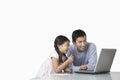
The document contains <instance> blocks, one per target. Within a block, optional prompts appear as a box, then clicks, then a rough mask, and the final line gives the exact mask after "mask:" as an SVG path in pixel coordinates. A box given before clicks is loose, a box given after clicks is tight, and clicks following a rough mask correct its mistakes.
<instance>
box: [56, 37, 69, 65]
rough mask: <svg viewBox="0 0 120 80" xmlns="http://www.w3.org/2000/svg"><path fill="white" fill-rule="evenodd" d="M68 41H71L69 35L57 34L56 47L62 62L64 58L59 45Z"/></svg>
mask: <svg viewBox="0 0 120 80" xmlns="http://www.w3.org/2000/svg"><path fill="white" fill-rule="evenodd" d="M66 41H69V42H70V40H69V39H68V38H67V37H65V36H63V35H59V36H57V37H56V38H55V41H54V48H55V50H56V52H57V53H58V55H59V63H62V62H64V61H63V60H62V55H60V51H59V49H58V45H62V44H64V43H65V42H66ZM63 55H64V57H66V55H65V54H63ZM66 59H67V57H66Z"/></svg>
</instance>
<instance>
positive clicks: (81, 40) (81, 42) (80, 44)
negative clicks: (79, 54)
mask: <svg viewBox="0 0 120 80" xmlns="http://www.w3.org/2000/svg"><path fill="white" fill-rule="evenodd" d="M73 44H75V45H76V47H77V49H78V51H84V50H85V48H86V44H87V41H86V36H84V37H78V38H77V39H76V41H75V42H73Z"/></svg>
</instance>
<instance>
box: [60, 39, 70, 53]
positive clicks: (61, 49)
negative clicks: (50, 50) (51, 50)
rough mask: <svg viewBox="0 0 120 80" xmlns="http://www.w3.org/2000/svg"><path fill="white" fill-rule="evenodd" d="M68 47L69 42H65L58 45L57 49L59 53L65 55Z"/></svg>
mask: <svg viewBox="0 0 120 80" xmlns="http://www.w3.org/2000/svg"><path fill="white" fill-rule="evenodd" d="M69 47H70V42H69V41H66V42H64V43H63V44H62V45H59V46H58V49H59V51H60V53H62V54H66V53H67V51H68V50H69Z"/></svg>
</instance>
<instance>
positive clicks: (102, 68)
mask: <svg viewBox="0 0 120 80" xmlns="http://www.w3.org/2000/svg"><path fill="white" fill-rule="evenodd" d="M115 53H116V49H108V48H102V49H101V53H100V56H99V59H98V62H97V64H96V66H95V71H94V72H109V71H110V69H111V65H112V62H113V59H114V56H115Z"/></svg>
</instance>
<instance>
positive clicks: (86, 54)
mask: <svg viewBox="0 0 120 80" xmlns="http://www.w3.org/2000/svg"><path fill="white" fill-rule="evenodd" d="M70 55H73V56H74V61H73V63H72V68H73V71H77V70H79V69H80V66H81V65H87V67H88V70H94V67H95V65H96V62H97V51H96V46H95V44H93V43H87V47H86V49H85V50H84V51H83V52H79V51H78V50H77V47H76V46H75V45H71V46H70V49H69V51H68V52H67V57H69V56H70ZM70 65H71V64H70Z"/></svg>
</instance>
